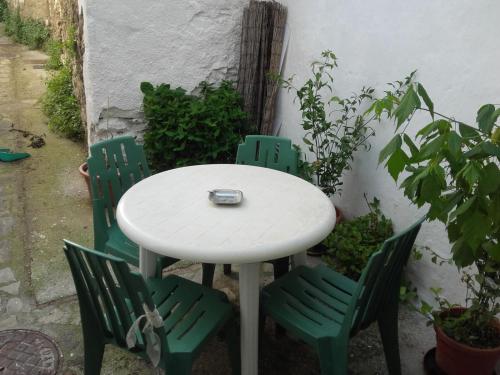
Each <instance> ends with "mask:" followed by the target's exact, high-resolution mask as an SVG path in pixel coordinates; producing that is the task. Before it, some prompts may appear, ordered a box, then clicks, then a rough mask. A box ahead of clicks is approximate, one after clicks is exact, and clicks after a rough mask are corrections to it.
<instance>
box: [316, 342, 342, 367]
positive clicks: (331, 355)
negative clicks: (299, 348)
mask: <svg viewBox="0 0 500 375" xmlns="http://www.w3.org/2000/svg"><path fill="white" fill-rule="evenodd" d="M348 345H349V343H348V339H346V340H345V342H342V340H339V341H337V342H335V341H334V340H332V339H328V340H324V341H322V342H320V343H319V353H318V354H319V364H320V367H321V375H347V359H348V356H347V351H348Z"/></svg>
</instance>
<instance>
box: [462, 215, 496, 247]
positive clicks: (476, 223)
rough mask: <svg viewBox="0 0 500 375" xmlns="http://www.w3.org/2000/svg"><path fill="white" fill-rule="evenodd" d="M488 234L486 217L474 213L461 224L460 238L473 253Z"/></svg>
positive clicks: (488, 225)
mask: <svg viewBox="0 0 500 375" xmlns="http://www.w3.org/2000/svg"><path fill="white" fill-rule="evenodd" d="M489 232H490V219H489V218H488V216H486V215H483V214H481V213H480V212H479V211H477V210H476V211H474V212H473V213H472V214H471V215H469V216H468V217H467V218H466V220H465V221H464V223H463V224H462V237H463V238H464V239H465V241H466V243H467V244H468V245H469V246H470V247H471V249H472V250H473V251H475V250H476V248H477V247H478V246H479V245H480V244H481V243H483V242H484V240H485V239H486V235H487V234H488V233H489Z"/></svg>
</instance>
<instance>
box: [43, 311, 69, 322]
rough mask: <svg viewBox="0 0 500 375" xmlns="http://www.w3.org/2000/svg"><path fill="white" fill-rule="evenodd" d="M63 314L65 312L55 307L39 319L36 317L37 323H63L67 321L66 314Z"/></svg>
mask: <svg viewBox="0 0 500 375" xmlns="http://www.w3.org/2000/svg"><path fill="white" fill-rule="evenodd" d="M65 315H66V314H65V313H64V312H63V311H62V310H60V309H58V308H55V309H54V310H52V311H51V312H50V313H49V314H48V315H45V316H43V317H41V318H40V319H38V323H41V324H52V323H65V322H66V321H67V316H65Z"/></svg>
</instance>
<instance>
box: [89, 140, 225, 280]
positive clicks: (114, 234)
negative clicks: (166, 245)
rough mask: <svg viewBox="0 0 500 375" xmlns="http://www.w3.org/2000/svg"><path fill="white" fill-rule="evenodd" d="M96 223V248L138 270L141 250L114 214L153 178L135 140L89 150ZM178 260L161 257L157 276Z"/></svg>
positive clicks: (206, 268)
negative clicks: (122, 200)
mask: <svg viewBox="0 0 500 375" xmlns="http://www.w3.org/2000/svg"><path fill="white" fill-rule="evenodd" d="M87 165H88V172H89V176H90V187H91V189H90V190H91V194H92V208H93V219H94V248H95V249H96V250H98V251H103V252H105V253H109V254H113V255H115V256H117V257H119V258H122V259H124V260H126V261H127V262H128V263H130V264H132V265H134V266H139V247H138V246H137V244H135V243H134V242H132V241H131V240H129V239H128V238H127V237H126V236H125V234H123V232H122V231H121V230H120V228H119V227H118V224H117V222H116V217H115V210H116V206H117V204H118V201H119V200H120V198H121V197H122V195H123V194H124V193H125V192H126V191H127V190H128V189H130V187H132V186H133V185H134V184H135V183H137V182H139V181H141V180H142V179H144V178H146V177H149V176H151V171H150V170H149V167H148V163H147V161H146V157H145V155H144V150H143V147H142V146H141V145H138V144H136V143H135V140H134V138H133V137H118V138H114V139H111V140H106V141H102V142H98V143H96V144H94V145H92V146H91V147H90V157H89V158H88V159H87ZM177 261H178V259H174V258H169V257H160V258H159V259H158V265H157V276H159V277H161V272H162V269H163V268H165V267H168V266H169V265H171V264H174V263H175V262H177ZM214 270H215V265H214V264H203V285H205V286H212V282H213V275H214Z"/></svg>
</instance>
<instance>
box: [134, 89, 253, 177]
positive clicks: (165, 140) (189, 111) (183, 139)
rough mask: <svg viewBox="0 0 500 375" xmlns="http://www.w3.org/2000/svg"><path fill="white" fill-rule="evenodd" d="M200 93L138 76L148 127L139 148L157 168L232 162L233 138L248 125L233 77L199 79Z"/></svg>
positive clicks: (237, 139)
mask: <svg viewBox="0 0 500 375" xmlns="http://www.w3.org/2000/svg"><path fill="white" fill-rule="evenodd" d="M199 88H200V94H199V96H195V95H188V94H187V93H186V91H185V90H184V89H182V88H180V87H178V88H176V89H172V88H171V87H170V85H168V84H161V85H159V86H156V87H155V86H153V85H152V84H151V83H148V82H143V83H142V84H141V91H142V92H143V94H144V115H145V118H146V121H147V124H148V126H147V129H146V132H145V134H144V149H145V151H146V154H147V156H148V159H149V162H150V165H151V167H152V168H153V169H154V170H156V171H162V170H167V169H171V168H177V167H182V166H187V165H195V164H207V163H234V159H235V156H236V150H237V146H238V144H239V143H240V142H241V140H242V139H243V137H244V136H245V135H246V134H248V133H249V132H250V131H251V128H250V127H249V126H248V123H247V114H246V113H245V112H244V111H243V110H242V100H241V97H240V95H239V93H238V92H237V91H236V90H235V89H234V87H233V83H232V82H229V81H224V82H222V83H221V84H220V86H218V87H215V86H214V85H211V84H208V83H206V82H201V83H200V85H199Z"/></svg>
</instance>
